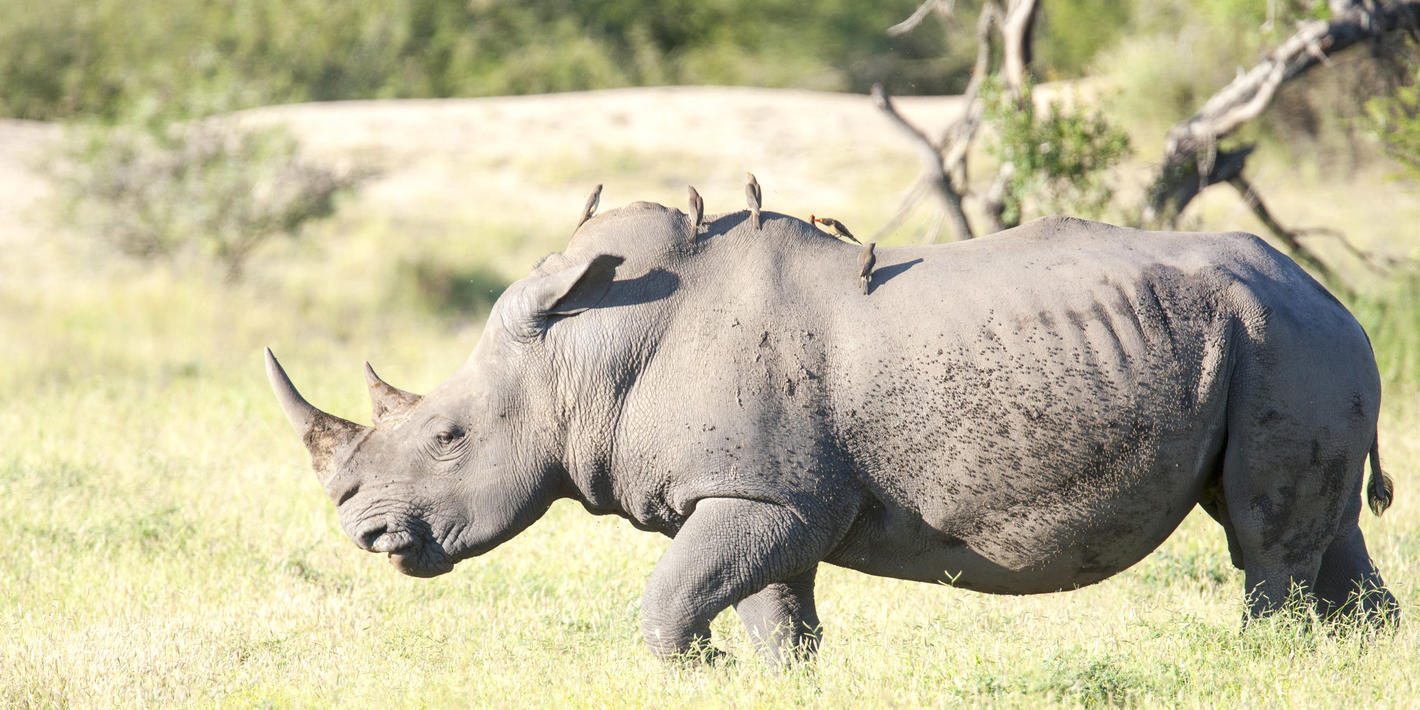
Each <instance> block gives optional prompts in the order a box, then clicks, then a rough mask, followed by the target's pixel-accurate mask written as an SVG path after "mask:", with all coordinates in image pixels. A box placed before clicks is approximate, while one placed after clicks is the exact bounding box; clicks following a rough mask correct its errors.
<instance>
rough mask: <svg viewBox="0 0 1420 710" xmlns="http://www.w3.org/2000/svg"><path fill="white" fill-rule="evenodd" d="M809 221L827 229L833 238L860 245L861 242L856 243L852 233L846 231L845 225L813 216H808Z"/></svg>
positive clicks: (832, 219) (829, 218) (831, 219)
mask: <svg viewBox="0 0 1420 710" xmlns="http://www.w3.org/2000/svg"><path fill="white" fill-rule="evenodd" d="M809 219H810V220H812V221H814V222H818V223H819V224H822V225H823V226H825V227H828V229H829V231H830V232H831V233H832V234H833V236H835V237H838V238H839V239H847V240H848V241H850V242H853V243H854V244H862V242H860V241H858V240H857V238H855V237H854V236H853V233H852V232H850V231H848V225H845V224H844V223H842V222H840V221H838V220H836V219H834V218H832V217H815V216H813V215H809Z"/></svg>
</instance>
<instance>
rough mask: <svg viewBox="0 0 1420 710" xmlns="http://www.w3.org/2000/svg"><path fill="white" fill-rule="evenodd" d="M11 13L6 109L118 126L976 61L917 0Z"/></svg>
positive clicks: (763, 81) (906, 75)
mask: <svg viewBox="0 0 1420 710" xmlns="http://www.w3.org/2000/svg"><path fill="white" fill-rule="evenodd" d="M5 5H6V7H5V19H6V21H5V22H4V23H0V86H4V87H5V91H4V92H0V115H7V116H15V117H20V118H34V119H56V118H66V117H74V116H84V117H100V118H105V119H113V118H116V117H119V116H121V115H123V114H124V113H125V112H129V111H131V110H132V109H133V105H134V104H135V103H138V102H141V101H144V100H151V99H156V100H160V101H171V100H175V99H180V98H181V97H182V96H184V95H186V94H187V93H189V92H190V91H191V90H192V87H193V86H200V85H203V84H223V85H228V86H232V87H237V88H240V89H241V90H242V91H244V92H246V93H247V94H248V97H247V99H248V100H246V101H244V103H243V105H242V106H241V107H250V106H256V105H266V104H272V103H286V102H300V101H323V100H332V99H357V98H424V97H443V96H485V95H502V94H522V93H541V92H552V91H568V90H579V89H596V88H606V87H615V86H629V85H646V84H666V83H710V84H742V85H758V86H796V87H805V88H815V89H826V90H857V91H866V89H867V87H868V86H870V85H871V84H872V83H873V82H874V81H879V80H882V81H887V82H888V83H889V84H890V86H891V88H893V89H894V90H895V91H904V92H945V91H948V90H950V89H952V88H956V87H957V85H956V84H955V83H954V82H957V81H959V77H958V75H959V74H960V72H959V71H958V70H959V69H960V68H963V67H965V66H966V65H967V63H968V62H969V61H970V55H969V51H970V48H969V47H967V48H965V49H963V50H961V53H960V55H961V56H959V57H956V56H955V55H952V56H953V57H955V58H953V59H951V60H950V61H949V62H947V66H945V67H944V66H943V64H942V63H940V62H938V61H936V60H938V59H939V58H940V57H942V56H943V55H944V53H946V54H950V52H948V50H946V46H947V38H946V37H944V36H943V35H942V33H940V32H933V33H921V34H920V35H918V36H912V37H900V38H895V37H889V36H888V35H887V34H886V33H885V31H884V30H885V28H886V27H888V26H889V25H891V24H893V23H895V22H897V21H899V20H901V19H902V18H903V17H905V16H906V15H907V14H909V13H911V11H912V9H913V8H914V7H916V5H917V0H892V1H891V2H886V3H860V2H851V1H850V0H832V1H831V2H823V3H818V4H816V5H814V6H813V7H812V8H807V7H805V6H804V5H803V4H802V3H799V2H795V1H793V0H755V1H751V0H713V1H711V2H690V1H689V0H674V1H671V2H646V1H645V0H593V1H591V2H577V3H574V2H567V1H566V0H534V1H532V2H523V3H508V2H485V1H475V2H468V1H467V0H394V1H393V2H389V3H330V2H326V1H325V0H251V1H250V2H242V3H186V2H178V1H176V0H132V1H131V2H119V1H118V0H53V1H52V2H45V3H14V2H10V3H6V4H5ZM968 31H969V30H968ZM927 60H932V61H927ZM944 68H945V69H946V70H947V71H945V72H944V71H943V69H944Z"/></svg>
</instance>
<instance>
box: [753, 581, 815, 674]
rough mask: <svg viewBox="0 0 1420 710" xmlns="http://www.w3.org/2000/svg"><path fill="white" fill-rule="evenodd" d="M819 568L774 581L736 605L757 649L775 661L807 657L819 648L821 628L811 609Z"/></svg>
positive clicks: (780, 661) (813, 610)
mask: <svg viewBox="0 0 1420 710" xmlns="http://www.w3.org/2000/svg"><path fill="white" fill-rule="evenodd" d="M817 573H818V567H817V566H814V567H813V568H811V569H809V571H807V572H804V573H802V574H800V575H798V576H795V577H792V578H790V579H786V580H784V581H783V582H775V583H774V584H770V585H768V586H766V587H765V588H764V589H761V590H759V591H757V592H755V593H754V594H751V595H749V596H747V597H745V598H744V599H741V600H740V601H739V603H738V604H735V612H736V613H738V614H739V615H740V621H743V622H744V625H745V628H746V629H748V630H749V635H750V638H752V639H754V643H755V645H756V646H758V647H759V649H760V651H761V652H762V653H763V654H764V655H765V656H766V657H768V658H769V659H770V660H772V661H774V662H776V663H785V662H788V661H792V660H797V659H802V658H808V657H810V656H812V655H813V654H814V653H815V652H816V651H818V642H819V638H820V630H819V624H818V611H817V610H816V609H815V608H814V576H815V575H816V574H817Z"/></svg>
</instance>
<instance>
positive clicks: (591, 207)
mask: <svg viewBox="0 0 1420 710" xmlns="http://www.w3.org/2000/svg"><path fill="white" fill-rule="evenodd" d="M601 201H602V186H601V185H597V186H596V187H594V188H592V194H590V195H588V196H587V205H586V206H585V207H583V208H582V218H581V219H579V220H577V227H581V226H582V223H583V222H586V221H587V220H589V219H591V218H592V215H594V214H596V213H597V205H598V204H599V203H600V202H601ZM573 231H576V228H574V229H573Z"/></svg>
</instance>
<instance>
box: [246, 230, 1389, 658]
mask: <svg viewBox="0 0 1420 710" xmlns="http://www.w3.org/2000/svg"><path fill="white" fill-rule="evenodd" d="M747 217H748V215H747V214H746V213H745V212H743V211H741V212H734V213H729V214H724V215H720V216H718V217H717V218H715V219H713V220H710V221H708V222H707V223H706V224H705V225H704V226H703V227H700V228H697V227H695V226H694V225H693V224H692V222H691V220H690V219H689V218H688V217H687V216H686V215H685V214H683V213H682V212H680V211H679V210H675V209H670V208H666V207H663V206H660V205H656V204H649V203H635V204H632V205H629V206H627V207H623V208H620V209H616V210H613V211H610V212H607V213H605V214H601V215H598V216H596V217H594V218H592V219H591V220H589V221H587V222H586V223H585V224H583V225H582V226H581V227H579V229H578V230H577V231H576V233H575V234H574V236H573V238H572V240H571V243H570V244H569V245H568V247H567V249H566V251H564V252H561V253H557V254H553V255H551V256H549V257H548V258H547V259H545V260H544V261H543V262H542V263H541V264H539V265H538V266H537V267H536V268H535V269H533V272H532V273H531V274H530V275H529V276H528V277H527V278H524V279H522V280H521V281H518V282H517V283H514V284H513V285H512V286H510V287H509V288H508V289H507V291H505V292H504V293H503V294H502V296H501V297H500V298H499V299H498V301H497V303H496V304H495V305H494V306H493V309H492V312H491V313H490V315H489V317H488V323H487V326H486V328H485V330H484V332H483V337H482V338H480V339H479V341H478V344H477V346H476V347H475V348H474V349H473V353H472V355H470V356H469V358H468V360H467V362H465V363H464V365H463V367H461V368H460V369H459V370H458V371H457V372H455V373H454V375H453V376H452V377H450V378H449V379H448V380H447V381H445V382H444V383H443V384H441V385H439V386H438V387H436V388H435V389H434V390H433V391H432V392H430V393H429V394H427V395H424V396H422V397H421V396H418V395H415V394H410V393H408V392H404V391H402V390H399V389H395V388H394V387H391V386H390V385H387V384H385V383H384V382H382V381H381V380H380V379H379V378H378V377H377V376H376V375H375V374H374V371H373V370H370V369H368V366H367V369H366V375H367V377H368V379H369V384H370V388H371V390H370V391H371V396H372V399H373V400H374V427H373V428H371V427H366V426H362V425H359V424H355V423H352V422H349V421H346V420H344V419H340V418H338V417H335V416H332V415H330V414H327V413H324V412H322V411H321V410H319V409H316V408H314V407H312V406H311V405H309V404H308V403H307V402H306V401H305V400H304V399H302V398H301V396H300V395H299V394H298V393H297V391H296V390H295V389H294V388H293V386H292V385H291V382H290V380H289V379H287V377H286V374H285V373H284V372H283V371H282V370H281V367H280V366H279V365H278V364H277V362H276V359H275V358H274V357H272V356H271V353H270V351H269V350H268V351H267V360H266V362H267V371H268V375H269V377H270V380H271V384H272V387H273V388H274V389H275V391H276V395H277V398H278V399H279V400H280V402H281V406H282V408H283V409H284V410H285V413H286V415H287V417H288V418H289V419H290V421H291V423H292V425H293V426H294V427H295V429H296V431H297V432H298V433H299V434H300V435H301V436H302V438H303V439H304V442H305V445H306V447H307V448H308V449H309V450H310V454H311V462H312V465H313V466H314V468H315V470H316V472H317V474H318V475H319V478H320V481H321V483H322V484H323V485H324V487H325V490H326V492H327V493H328V494H329V495H330V497H331V498H332V499H334V501H335V503H336V506H337V508H338V511H339V517H340V522H341V525H342V526H343V527H344V528H345V531H346V532H347V533H348V534H349V535H350V537H351V538H352V539H354V541H355V543H356V544H358V545H359V546H360V547H361V548H364V549H366V550H370V551H373V552H383V553H386V554H388V555H389V558H390V560H391V561H392V562H393V563H394V565H395V566H396V567H397V568H398V569H399V570H400V571H401V572H404V573H406V574H410V575H415V576H432V575H438V574H443V573H445V572H448V571H449V570H450V569H451V568H452V567H453V565H454V563H456V562H458V561H460V560H464V559H467V558H470V557H474V556H477V555H481V554H483V553H485V552H488V551H489V550H492V549H493V548H494V547H496V546H497V545H499V544H500V543H502V542H503V541H505V540H508V539H509V538H511V537H513V536H514V535H516V534H517V533H518V532H520V531H521V530H523V529H524V528H525V527H527V526H528V525H530V524H531V523H532V522H533V521H535V520H537V519H538V517H539V516H541V515H542V514H543V513H544V512H545V511H546V510H547V509H548V507H549V506H550V505H551V504H552V502H553V501H554V500H557V499H559V498H572V499H574V500H577V501H580V502H581V503H582V504H583V505H584V506H586V508H587V509H588V510H589V511H591V512H592V513H596V514H606V513H611V514H616V515H620V516H622V517H624V518H626V519H627V520H629V521H630V522H631V524H632V525H635V526H636V527H638V528H641V529H643V530H653V531H657V532H660V533H663V534H665V535H668V536H670V537H672V538H674V539H673V541H672V542H671V543H670V546H669V549H668V550H667V552H666V554H665V556H664V557H663V558H662V559H661V560H660V562H659V563H658V564H657V565H656V567H655V570H654V571H653V572H652V573H651V576H650V580H649V582H648V584H647V587H646V592H645V596H644V599H643V603H642V607H641V612H642V619H641V623H642V627H643V632H644V635H645V639H646V641H647V643H648V644H649V646H650V648H651V649H652V651H653V652H654V653H656V654H657V655H659V656H662V657H666V656H672V655H675V654H678V653H681V652H684V651H686V650H687V649H690V648H692V647H693V646H694V645H695V644H697V642H703V641H704V640H705V639H706V638H707V637H708V634H709V624H710V621H711V619H713V618H714V617H715V616H716V614H717V613H718V612H720V611H722V610H724V609H725V608H727V607H728V606H730V605H734V607H735V609H736V611H737V612H738V613H739V615H740V617H741V618H742V620H743V621H744V623H745V625H746V626H747V627H748V629H749V631H750V634H751V636H752V637H753V638H754V639H755V641H756V643H758V644H759V645H760V646H761V647H762V648H763V649H764V651H765V652H766V653H767V654H768V655H770V656H771V657H775V658H785V657H788V656H790V655H795V654H800V653H805V652H811V651H812V650H813V649H814V648H815V647H816V645H817V633H818V631H817V630H818V626H819V620H818V616H817V613H816V612H815V609H814V597H813V588H814V575H815V571H816V570H817V568H818V565H819V563H821V562H829V563H832V564H835V565H840V566H843V567H848V568H851V569H855V570H860V571H862V572H866V573H868V574H874V575H882V576H887V577H897V578H902V579H912V580H920V581H923V582H938V583H940V582H948V583H951V584H953V585H956V586H959V587H964V588H967V589H973V590H979V591H983V592H992V593H997V594H1035V593H1041V592H1053V591H1057V590H1068V589H1073V588H1077V587H1081V586H1084V585H1087V584H1092V583H1094V582H1098V581H1100V580H1102V579H1105V578H1106V577H1109V576H1110V575H1113V574H1115V573H1117V572H1119V571H1121V570H1123V569H1125V568H1127V567H1129V566H1130V565H1133V564H1134V563H1136V562H1138V561H1139V560H1140V559H1142V558H1143V557H1144V556H1146V555H1148V554H1149V552H1150V551H1152V550H1154V549H1155V548H1156V547H1158V545H1159V544H1160V543H1161V542H1163V540H1164V538H1166V537H1168V535H1169V534H1170V533H1172V532H1173V530H1174V529H1175V528H1176V527H1177V526H1178V525H1179V523H1180V522H1181V521H1182V520H1183V519H1184V516H1186V515H1187V514H1188V513H1189V511H1190V510H1191V509H1192V508H1193V507H1194V506H1195V505H1199V506H1202V507H1203V508H1204V509H1205V510H1206V511H1207V512H1208V513H1209V514H1211V515H1212V516H1213V517H1214V518H1215V519H1217V521H1218V522H1219V523H1220V524H1221V526H1222V528H1223V530H1224V531H1225V533H1226V535H1227V540H1228V548H1229V550H1230V552H1231V556H1232V562H1233V564H1234V565H1235V566H1237V567H1239V568H1241V569H1242V570H1244V571H1245V576H1246V593H1247V594H1248V603H1249V610H1250V614H1251V615H1261V614H1267V613H1269V612H1272V611H1275V610H1277V609H1278V608H1279V607H1280V606H1281V605H1282V604H1283V602H1284V600H1285V599H1286V598H1287V597H1288V594H1289V591H1292V585H1298V586H1299V588H1300V589H1301V590H1304V591H1305V593H1307V594H1308V595H1309V596H1308V597H1307V598H1309V599H1311V600H1313V601H1314V603H1315V604H1317V606H1318V609H1319V611H1320V612H1321V613H1323V614H1333V613H1338V612H1348V613H1354V614H1363V615H1365V617H1366V618H1367V619H1369V620H1372V621H1374V622H1383V621H1384V620H1388V619H1395V618H1397V617H1398V610H1397V606H1396V602H1395V599H1394V598H1393V597H1392V596H1391V595H1390V593H1389V592H1388V591H1386V589H1385V587H1384V583H1383V582H1382V580H1381V578H1380V575H1379V574H1377V572H1376V569H1375V567H1374V566H1373V565H1372V562H1371V559H1370V557H1369V555H1368V553H1367V550H1366V545H1365V541H1364V540H1363V539H1362V536H1361V531H1360V529H1359V528H1358V527H1357V521H1358V516H1359V513H1360V510H1361V496H1360V493H1361V487H1362V479H1363V473H1364V467H1365V463H1366V458H1367V455H1368V454H1369V456H1370V463H1371V478H1370V482H1369V484H1368V487H1367V490H1366V494H1367V497H1368V499H1369V502H1370V505H1371V507H1372V509H1373V510H1374V511H1375V512H1376V513H1380V512H1381V511H1382V510H1383V509H1384V508H1385V507H1386V506H1387V505H1388V504H1389V502H1390V497H1391V484H1390V481H1389V480H1388V479H1387V478H1386V477H1385V475H1384V474H1382V473H1381V471H1380V468H1379V463H1378V454H1377V439H1376V422H1377V413H1378V409H1379V406H1380V384H1379V379H1378V375H1377V370H1376V364H1375V359H1374V357H1373V355H1372V352H1371V348H1370V345H1369V342H1368V341H1367V338H1366V334H1365V333H1364V332H1363V331H1362V329H1361V326H1360V325H1358V324H1357V322H1356V320H1355V319H1354V318H1353V317H1352V316H1351V314H1350V313H1348V312H1347V310H1346V309H1345V308H1344V307H1343V306H1342V305H1341V304H1340V303H1339V302H1337V301H1336V299H1334V298H1333V297H1332V296H1331V295H1330V294H1328V293H1327V291H1326V290H1325V289H1324V288H1322V287H1321V286H1320V285H1319V284H1318V283H1317V282H1316V281H1314V280H1312V278H1311V277H1310V276H1308V275H1307V274H1306V273H1305V272H1304V271H1302V269H1300V268H1298V267H1297V265H1296V264H1295V263H1293V262H1292V261H1291V260H1289V259H1288V258H1287V257H1285V256H1283V255H1282V254H1280V253H1278V252H1277V251H1275V250H1274V249H1272V248H1271V247H1269V246H1268V245H1266V244H1265V243H1263V242H1262V240H1260V239H1258V238H1256V237H1254V236H1251V235H1247V234H1172V233H1144V232H1138V231H1133V230H1128V229H1122V228H1117V227H1112V226H1108V225H1104V224H1097V223H1091V222H1083V221H1079V220H1074V219H1063V218H1051V219H1042V220H1039V221H1036V222H1033V223H1030V224H1027V225H1025V226H1023V227H1019V228H1016V229H1012V230H1010V231H1007V232H1003V233H1000V234H997V235H993V236H990V237H986V238H982V239H977V240H973V241H968V242H961V243H955V244H949V245H943V246H927V247H903V248H890V249H880V250H878V252H877V266H876V269H875V270H874V272H873V274H872V279H871V287H870V290H869V292H868V293H867V294H866V295H864V294H862V293H860V291H859V280H858V273H857V271H858V265H857V256H858V254H859V249H858V248H857V247H853V246H850V245H847V244H845V243H842V242H839V241H837V240H835V239H832V238H830V237H828V236H826V235H824V234H823V233H822V232H819V231H817V230H816V229H815V228H814V227H812V226H811V225H809V224H808V223H806V222H803V221H801V220H798V219H794V218H791V217H788V216H785V215H780V214H775V213H771V212H765V213H764V214H763V220H764V223H763V229H762V230H755V229H754V228H753V227H751V226H749V225H748V224H747Z"/></svg>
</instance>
